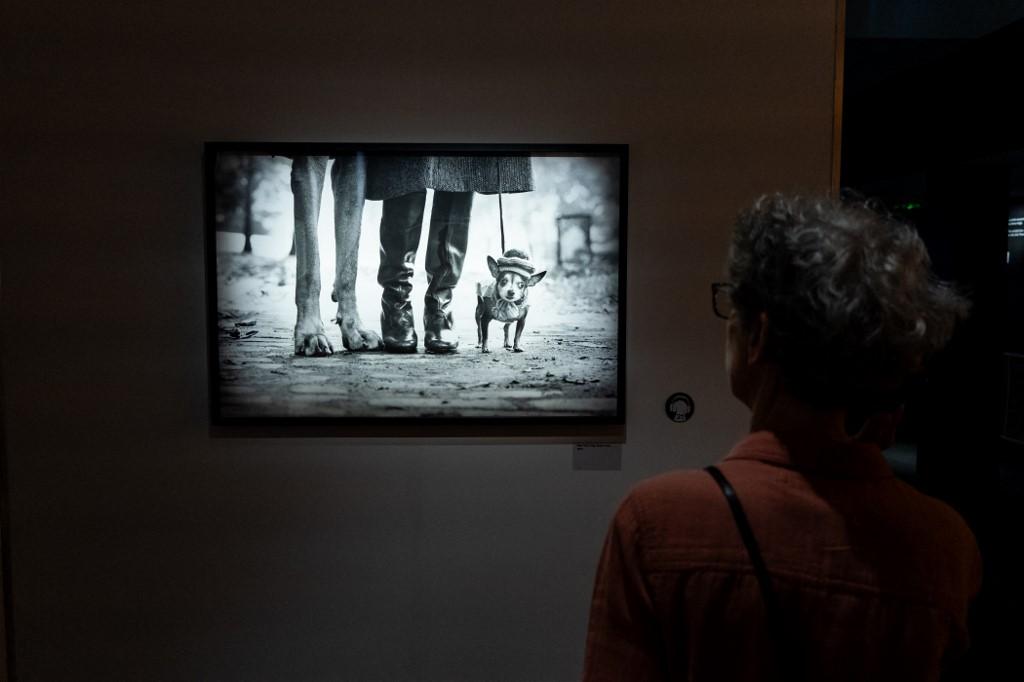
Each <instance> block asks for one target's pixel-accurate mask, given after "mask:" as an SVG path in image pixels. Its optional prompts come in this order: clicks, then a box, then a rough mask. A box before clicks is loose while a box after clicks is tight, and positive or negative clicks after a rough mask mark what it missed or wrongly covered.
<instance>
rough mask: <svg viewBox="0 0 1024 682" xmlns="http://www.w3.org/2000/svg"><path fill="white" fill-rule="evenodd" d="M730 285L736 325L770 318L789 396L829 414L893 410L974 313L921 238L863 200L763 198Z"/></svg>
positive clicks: (740, 236) (735, 253)
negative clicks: (935, 269) (936, 268)
mask: <svg viewBox="0 0 1024 682" xmlns="http://www.w3.org/2000/svg"><path fill="white" fill-rule="evenodd" d="M729 278H730V280H731V281H732V283H733V286H734V287H735V288H734V289H733V291H732V298H733V303H734V305H735V307H736V310H737V313H738V314H739V316H740V319H741V322H743V323H744V324H749V322H750V321H751V320H752V319H753V318H755V317H756V316H757V315H758V314H759V313H761V312H764V313H765V314H766V315H767V318H768V321H769V322H768V327H767V336H766V346H765V348H766V351H765V352H766V354H767V356H768V357H769V358H770V359H772V360H774V361H775V362H777V363H778V364H779V366H780V368H781V369H782V374H783V378H784V381H785V382H786V385H787V388H789V390H791V391H793V393H794V394H796V395H797V396H799V397H800V398H802V399H803V400H805V401H807V402H809V403H811V404H814V405H818V406H822V407H857V408H859V409H865V408H866V409H872V408H878V409H881V408H883V407H885V406H887V405H886V403H887V402H888V401H889V400H891V399H892V397H893V396H894V395H895V394H897V393H898V391H899V389H900V388H901V387H902V386H903V384H904V383H905V381H906V379H907V378H908V377H909V376H910V375H911V374H913V373H915V372H916V371H917V370H919V369H920V367H921V362H922V360H923V359H924V358H925V357H926V356H928V355H929V354H931V353H933V352H934V351H937V350H939V349H940V348H942V347H943V346H944V345H945V344H946V342H947V341H948V340H949V337H950V336H951V335H952V332H953V328H954V326H955V324H956V322H957V321H958V320H960V319H962V318H964V317H966V315H967V311H968V309H969V303H968V301H967V299H966V298H964V297H963V296H961V295H960V294H958V293H957V292H956V290H955V289H954V288H953V287H952V286H951V285H950V284H948V283H946V282H941V281H939V280H938V279H937V278H936V277H935V276H934V275H933V274H932V271H931V260H930V259H929V257H928V252H927V250H926V249H925V246H924V243H923V242H922V241H921V238H920V237H919V236H918V234H917V232H916V231H915V230H914V228H912V227H910V226H909V225H906V224H904V223H902V222H899V221H897V220H895V219H894V218H892V217H891V216H889V215H887V214H884V213H881V212H879V211H876V210H875V209H874V208H873V207H872V206H871V205H870V204H868V203H865V202H860V203H852V202H844V201H841V200H838V199H832V198H821V197H787V196H783V195H781V194H774V195H766V196H763V197H761V198H760V199H758V200H757V201H756V202H755V203H754V205H753V206H752V207H751V208H750V209H748V210H746V211H744V212H742V213H741V214H740V215H739V217H738V219H737V221H736V225H735V229H734V232H733V238H732V244H731V247H730V249H729Z"/></svg>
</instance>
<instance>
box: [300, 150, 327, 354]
mask: <svg viewBox="0 0 1024 682" xmlns="http://www.w3.org/2000/svg"><path fill="white" fill-rule="evenodd" d="M327 161H328V158H327V157H326V156H296V157H295V159H294V160H293V161H292V193H293V194H294V195H295V270H296V272H295V307H296V311H297V319H296V322H295V354H296V355H330V354H331V353H333V352H334V348H333V347H332V346H331V342H330V341H329V340H328V339H327V331H326V330H325V329H324V323H323V320H321V319H320V252H319V249H318V247H317V235H316V224H317V221H318V220H319V219H320V196H321V194H322V193H323V188H324V176H325V175H326V173H327Z"/></svg>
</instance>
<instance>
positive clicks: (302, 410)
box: [204, 142, 628, 435]
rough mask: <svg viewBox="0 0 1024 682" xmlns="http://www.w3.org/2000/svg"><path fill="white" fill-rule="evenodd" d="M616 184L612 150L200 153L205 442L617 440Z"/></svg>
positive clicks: (617, 160)
mask: <svg viewBox="0 0 1024 682" xmlns="http://www.w3.org/2000/svg"><path fill="white" fill-rule="evenodd" d="M627 171H628V148H627V147H626V146H625V145H507V144H493V145H483V144H473V145H462V144H450V145H438V144H341V143H338V144H332V143H294V144H293V143H259V142H254V143H242V142H210V143H207V144H206V146H205V153H204V191H205V227H206V229H205V239H206V254H207V309H208V320H209V324H208V327H209V334H208V338H209V371H210V382H209V383H210V406H211V413H212V421H213V424H214V425H220V426H230V425H262V426H273V427H279V426H287V425H325V426H349V425H362V426H368V427H373V428H371V434H381V435H386V434H388V433H390V432H391V428H392V427H393V426H399V425H416V426H426V425H429V424H438V425H446V426H451V427H455V428H454V430H453V431H452V432H454V433H458V432H459V429H460V428H461V427H465V426H469V425H485V426H487V427H489V428H491V431H490V432H491V433H493V434H495V435H515V434H516V433H524V432H522V431H520V430H518V428H517V426H516V425H520V424H521V425H543V424H548V425H566V426H572V427H573V428H574V429H575V430H577V431H578V430H579V429H578V427H580V426H585V425H588V424H589V425H621V424H623V423H624V417H625V393H624V389H625V357H626V355H625V320H626V315H625V313H626V311H625V301H626V296H625V286H626V271H625V265H626V214H627V192H626V189H627ZM502 426H504V427H507V428H500V427H502ZM584 431H585V429H584ZM364 433H365V431H364ZM526 433H528V432H526Z"/></svg>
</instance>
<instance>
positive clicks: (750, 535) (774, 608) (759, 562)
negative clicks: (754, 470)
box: [704, 466, 796, 680]
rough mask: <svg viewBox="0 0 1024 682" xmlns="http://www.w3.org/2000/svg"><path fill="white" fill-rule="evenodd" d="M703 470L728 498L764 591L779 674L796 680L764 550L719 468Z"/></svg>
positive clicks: (784, 677)
mask: <svg viewBox="0 0 1024 682" xmlns="http://www.w3.org/2000/svg"><path fill="white" fill-rule="evenodd" d="M704 470H705V471H707V472H708V473H709V474H711V478H713V479H715V483H717V484H718V487H719V488H721V489H722V494H723V495H725V499H726V501H727V502H728V503H729V509H730V510H731V511H732V517H733V520H735V522H736V529H737V530H739V532H740V537H741V538H742V539H743V544H744V546H745V547H746V548H747V555H748V556H749V557H750V563H751V564H752V565H753V567H754V573H755V574H756V575H757V582H758V585H759V586H760V587H761V599H762V600H764V608H765V613H766V615H767V619H768V630H769V633H770V636H771V637H772V638H774V640H775V644H776V646H777V647H778V650H777V652H776V653H777V655H778V657H779V664H780V665H779V668H780V672H781V673H784V675H783V679H789V680H792V679H796V678H794V677H793V676H792V675H791V674H790V673H793V672H795V667H796V660H795V658H794V655H795V651H794V650H793V648H792V646H791V644H792V643H791V642H789V641H788V637H787V636H786V634H785V633H786V630H785V629H784V628H783V624H782V614H781V612H780V610H779V599H778V595H777V594H776V593H775V590H774V589H773V587H772V580H771V576H770V575H769V574H768V569H767V568H766V567H765V564H764V559H763V558H762V557H761V548H760V547H758V544H757V538H755V537H754V531H753V530H751V528H750V522H749V521H747V515H746V513H745V512H744V511H743V505H741V504H740V498H739V497H738V496H737V495H736V491H735V490H734V489H733V487H732V484H730V483H729V480H728V479H727V478H726V477H725V474H723V473H722V472H721V471H720V470H719V468H718V467H716V466H708V467H704Z"/></svg>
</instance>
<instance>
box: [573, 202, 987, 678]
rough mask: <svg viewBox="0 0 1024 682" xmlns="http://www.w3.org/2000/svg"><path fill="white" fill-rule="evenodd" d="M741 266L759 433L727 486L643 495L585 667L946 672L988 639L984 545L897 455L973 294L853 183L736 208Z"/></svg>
mask: <svg viewBox="0 0 1024 682" xmlns="http://www.w3.org/2000/svg"><path fill="white" fill-rule="evenodd" d="M728 277H729V281H728V282H727V283H719V284H715V285H713V286H712V296H713V308H714V311H715V313H716V314H717V315H718V316H719V317H723V318H725V319H726V325H725V326H726V347H725V368H726V374H727V376H728V380H729V383H730V388H731V390H732V393H733V395H735V396H736V398H738V399H739V400H740V401H741V402H743V403H744V404H745V405H746V406H747V407H748V408H749V409H750V412H751V418H750V433H749V435H747V436H746V437H745V438H743V439H742V440H741V441H740V442H739V443H737V444H736V445H735V446H734V447H733V448H732V450H731V452H729V453H728V455H727V456H726V457H725V458H724V460H722V461H721V462H720V463H719V464H718V466H717V472H716V473H715V476H717V475H718V474H721V477H722V479H723V480H722V482H721V483H719V481H718V480H716V478H715V476H712V475H709V473H712V472H705V471H677V472H672V473H667V474H663V475H660V476H657V477H654V478H652V479H649V480H646V481H643V482H641V483H639V484H638V485H636V486H635V487H634V488H633V489H632V490H631V491H630V492H629V493H628V495H627V496H626V497H625V499H624V500H623V501H622V503H621V504H620V506H619V508H618V510H617V512H616V514H615V516H614V519H613V520H612V522H611V526H610V528H609V530H608V534H607V537H606V539H605V544H604V548H603V551H602V554H601V558H600V561H599V564H598V569H597V577H596V582H595V586H594V592H593V599H592V603H591V610H590V620H589V628H588V634H587V641H586V654H585V659H584V672H583V679H584V680H587V681H588V682H596V681H598V680H631V681H634V682H635V681H639V680H661V679H672V680H675V679H686V680H696V681H700V680H729V681H742V680H769V679H780V680H781V679H786V680H829V681H835V680H901V681H902V682H909V681H911V680H936V679H939V677H940V675H941V674H942V672H943V670H944V669H945V668H946V667H947V666H949V665H950V664H951V663H952V662H954V661H955V660H957V659H958V658H959V657H960V656H961V655H962V654H963V653H964V651H965V649H966V647H967V645H968V633H967V626H966V623H967V610H968V606H969V604H970V602H971V601H972V599H973V597H974V596H975V595H976V594H977V592H978V590H979V587H980V581H981V577H980V576H981V559H980V554H979V551H978V547H977V544H976V541H975V538H974V536H973V535H972V533H971V531H970V530H969V529H968V527H967V525H966V523H965V522H964V521H963V520H962V519H961V517H960V516H959V515H958V514H957V513H956V512H955V511H954V510H953V509H951V508H950V507H948V506H947V505H945V504H944V503H942V502H940V501H938V500H936V499H933V498H931V497H928V496H926V495H924V494H922V493H920V492H918V491H917V490H915V489H914V488H912V487H911V486H909V485H908V484H906V483H904V482H902V481H900V480H899V479H898V478H896V476H895V475H894V474H893V472H892V470H891V469H890V468H889V466H888V465H887V463H886V461H885V459H884V458H883V456H882V450H883V449H884V448H886V447H888V445H890V444H891V442H892V439H893V436H894V430H895V428H896V424H897V422H898V420H899V418H900V416H901V409H902V408H901V397H900V396H901V393H902V391H903V389H904V387H905V386H906V384H907V382H908V381H910V380H911V379H913V378H915V377H917V376H918V375H919V374H920V373H921V372H922V371H923V367H924V364H925V361H926V360H927V358H928V357H929V356H930V355H931V354H933V353H934V352H936V351H938V350H940V349H941V348H942V347H943V346H944V345H945V344H946V342H947V341H948V339H949V338H950V336H951V334H952V332H953V328H954V326H955V324H956V323H957V321H958V320H960V319H962V318H964V317H965V316H966V314H967V310H968V302H967V301H966V299H965V298H963V297H962V296H961V295H959V294H958V293H957V292H956V291H955V289H954V288H953V287H952V286H951V285H950V284H948V283H944V282H941V281H939V280H937V279H936V278H935V276H934V275H933V274H932V272H931V269H930V261H929V257H928V254H927V252H926V250H925V246H924V244H923V242H922V241H921V239H920V237H919V236H918V235H917V233H916V232H915V230H914V229H913V228H912V227H910V226H908V225H905V224H902V223H900V222H898V221H896V220H894V219H893V218H891V217H889V216H888V215H885V214H882V213H880V212H877V211H876V210H874V209H873V208H872V207H871V206H870V205H869V204H866V203H864V202H854V201H843V200H840V199H833V198H819V197H790V196H783V195H778V194H776V195H770V196H764V197H762V198H760V199H759V200H757V201H756V202H755V203H754V205H753V206H752V207H751V208H750V209H748V210H746V211H744V212H742V213H741V214H740V215H739V217H738V219H737V222H736V224H735V228H734V232H733V236H732V243H731V247H730V250H729V258H728ZM852 421H856V422H857V427H856V429H851V426H850V424H851V422H852ZM854 430H855V431H856V433H853V432H852V431H854ZM730 488H731V492H732V493H734V497H736V498H738V501H739V506H740V507H741V508H742V510H743V512H745V514H744V513H743V512H740V513H736V512H733V511H732V507H731V505H732V502H731V501H730V502H728V503H727V499H726V496H723V492H726V491H728V490H729V489H730ZM741 517H743V518H745V519H746V520H747V521H748V522H749V529H750V531H751V533H750V536H749V537H748V536H746V535H745V534H744V532H743V531H742V530H741V529H740V528H741V525H742V521H741ZM758 548H759V550H758ZM756 557H760V560H761V561H763V568H764V570H763V571H761V570H759V562H758V559H757V558H756Z"/></svg>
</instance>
